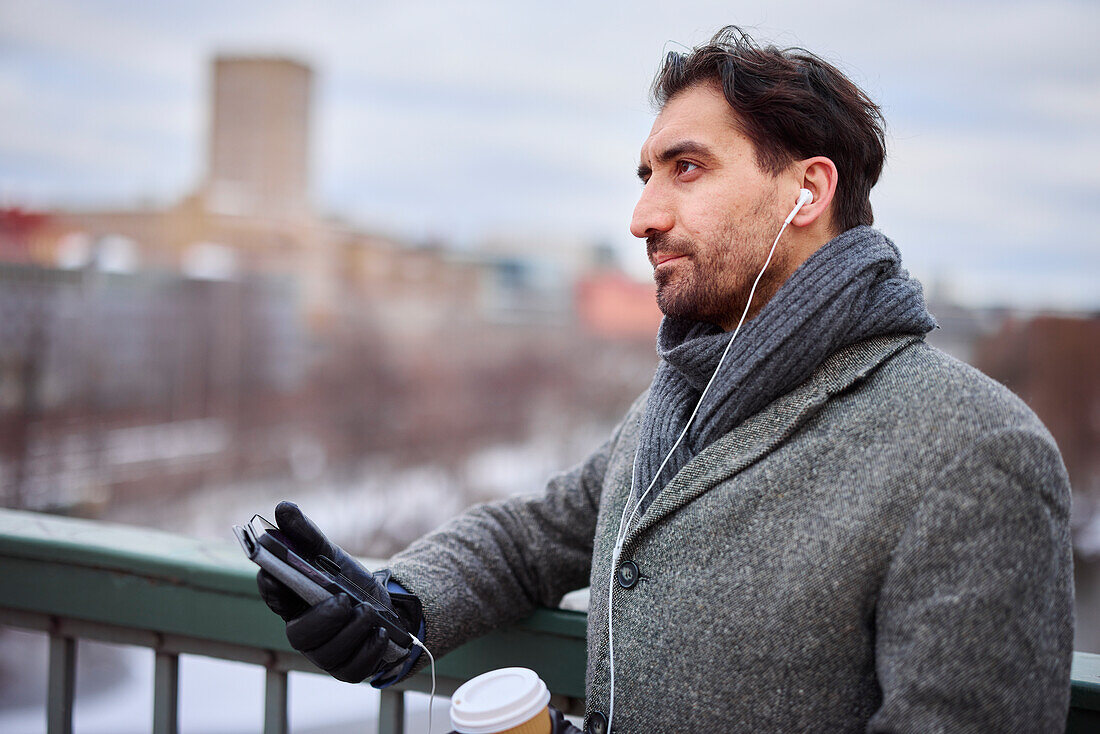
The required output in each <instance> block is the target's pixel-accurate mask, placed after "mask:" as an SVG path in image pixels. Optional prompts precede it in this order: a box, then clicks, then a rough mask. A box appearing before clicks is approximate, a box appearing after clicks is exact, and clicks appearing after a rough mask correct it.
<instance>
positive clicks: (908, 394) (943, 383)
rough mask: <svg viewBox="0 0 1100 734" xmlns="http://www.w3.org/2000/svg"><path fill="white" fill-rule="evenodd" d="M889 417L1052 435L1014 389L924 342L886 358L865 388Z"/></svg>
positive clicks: (869, 398) (985, 430) (941, 424)
mask: <svg viewBox="0 0 1100 734" xmlns="http://www.w3.org/2000/svg"><path fill="white" fill-rule="evenodd" d="M861 389H862V390H864V391H865V399H867V400H870V401H873V402H874V404H875V405H876V406H877V407H878V408H880V409H881V410H882V411H883V412H884V413H888V414H893V415H895V416H896V417H897V418H898V419H900V420H902V421H909V422H911V423H913V424H929V425H938V426H939V427H940V428H941V429H948V428H950V427H951V426H958V425H968V426H970V427H972V428H973V429H975V430H979V431H982V432H989V431H996V430H1001V429H1022V430H1026V431H1034V432H1037V433H1040V434H1042V435H1044V436H1049V434H1048V432H1047V430H1046V428H1045V427H1044V426H1043V423H1042V421H1040V420H1039V418H1038V417H1037V416H1036V415H1035V413H1034V412H1033V411H1032V410H1031V408H1029V407H1028V406H1027V404H1026V403H1024V401H1023V400H1021V399H1020V397H1019V396H1017V395H1016V394H1015V393H1013V392H1012V391H1011V390H1010V389H1009V388H1007V387H1006V386H1004V385H1002V384H1001V383H999V382H997V381H996V380H994V379H993V378H991V377H989V376H988V375H986V374H985V373H983V372H981V371H980V370H978V369H977V368H975V367H973V366H971V365H969V364H967V363H965V362H962V361H960V360H958V359H956V358H954V357H952V356H951V355H949V354H946V353H945V352H943V351H941V350H939V349H937V348H936V347H934V346H932V345H930V344H928V343H927V342H925V341H923V340H921V341H916V342H914V343H912V344H910V345H908V346H907V347H905V348H904V349H901V350H899V351H898V352H897V353H896V354H894V355H893V356H892V357H891V358H890V359H888V360H886V361H885V362H884V363H883V364H882V365H881V366H880V368H879V369H878V370H876V371H875V373H874V374H873V375H872V376H871V377H870V378H869V379H868V380H867V382H866V384H865V385H864V386H862V388H861Z"/></svg>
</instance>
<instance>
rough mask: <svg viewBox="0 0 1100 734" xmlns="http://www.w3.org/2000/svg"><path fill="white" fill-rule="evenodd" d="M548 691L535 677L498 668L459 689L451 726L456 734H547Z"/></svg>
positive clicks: (524, 670) (525, 671)
mask: <svg viewBox="0 0 1100 734" xmlns="http://www.w3.org/2000/svg"><path fill="white" fill-rule="evenodd" d="M549 703H550V691H549V690H548V689H547V688H546V684H545V683H543V682H542V678H539V676H538V673H536V672H535V671H533V670H528V669H527V668H500V669H499V670H491V671H489V672H488V673H483V674H482V675H479V676H478V677H476V678H471V679H470V680H468V681H466V682H465V683H463V684H462V685H461V686H459V688H458V690H457V691H455V693H454V695H453V696H451V725H452V726H453V727H454V728H455V731H456V732H459V734H550V712H549V710H548V709H547V708H546V707H547V705H548V704H549Z"/></svg>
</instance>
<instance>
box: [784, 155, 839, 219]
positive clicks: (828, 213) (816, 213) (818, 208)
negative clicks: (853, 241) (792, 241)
mask: <svg viewBox="0 0 1100 734" xmlns="http://www.w3.org/2000/svg"><path fill="white" fill-rule="evenodd" d="M795 166H796V170H798V171H801V176H800V178H801V180H802V184H801V186H800V188H804V189H809V190H810V193H812V194H813V195H814V198H813V201H811V202H810V203H809V204H806V205H805V206H803V207H802V208H801V209H799V210H798V214H796V215H795V217H794V219H792V220H791V224H793V225H794V226H796V227H807V226H809V225H811V224H814V223H815V222H817V223H818V224H819V225H824V226H825V227H826V228H827V229H830V230H831V229H832V204H833V197H834V196H835V195H836V184H837V171H836V164H835V163H833V162H832V160H830V159H829V158H826V157H825V156H822V155H819V156H815V157H813V158H807V159H806V160H804V161H799V162H798V163H796V164H795Z"/></svg>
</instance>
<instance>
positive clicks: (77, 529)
mask: <svg viewBox="0 0 1100 734" xmlns="http://www.w3.org/2000/svg"><path fill="white" fill-rule="evenodd" d="M226 534H227V535H228V534H229V529H228V528H227V529H226ZM0 624H4V625H10V626H15V627H22V628H29V629H34V630H41V631H44V632H46V633H47V634H48V635H49V641H50V642H49V673H48V676H49V680H48V701H47V730H48V731H49V732H50V734H71V732H72V710H73V699H74V691H75V675H76V674H75V670H76V666H75V660H76V649H77V640H79V639H95V640H102V641H107V642H115V643H122V644H130V645H139V646H142V647H147V648H151V649H153V650H154V652H155V664H154V676H153V677H154V685H153V689H154V705H153V722H152V730H153V732H155V734H176V731H177V723H176V722H177V718H178V717H177V715H178V690H179V685H178V682H179V655H180V654H182V653H193V654H198V655H207V656H211V657H218V658H225V659H228V660H239V661H244V662H248V663H253V664H255V665H260V666H263V667H264V668H265V669H266V698H265V704H264V732H265V734H284V733H285V732H287V729H288V726H287V673H288V672H289V671H312V672H319V671H318V670H317V669H316V668H314V667H313V666H312V665H311V664H310V663H309V662H308V661H307V660H305V658H303V657H302V656H300V655H299V654H298V653H296V652H295V651H294V650H292V649H291V648H290V646H289V645H288V644H287V642H286V636H285V635H284V633H283V624H282V622H281V620H279V619H278V617H276V616H275V615H273V614H271V613H270V612H269V611H268V610H267V607H265V606H264V605H263V604H262V603H261V602H260V601H259V598H258V593H257V591H256V584H255V567H254V566H253V565H252V564H251V563H250V562H248V561H247V560H246V559H245V558H244V556H243V554H242V553H241V552H240V549H239V548H238V546H237V545H236V544H235V543H233V542H230V541H226V542H225V543H212V542H208V541H199V540H194V539H191V538H184V537H180V536H177V535H171V534H168V533H163V532H159V531H155V530H145V529H140V528H132V527H121V526H114V525H108V524H105V523H99V522H92V521H87V520H74V519H69V518H59V517H54V516H48V515H41V514H36V513H30V512H20V511H14V510H0ZM585 627H586V616H585V615H584V614H583V613H580V612H571V611H565V610H557V609H555V610H551V609H542V610H539V611H537V612H536V613H535V614H534V615H532V616H531V617H530V618H529V619H527V620H525V621H524V622H522V623H521V624H519V625H516V626H515V627H512V628H510V629H506V630H501V631H498V632H494V633H492V634H489V635H486V636H485V637H483V638H481V639H479V640H476V641H474V642H472V643H470V644H468V645H465V646H464V647H462V648H460V649H458V650H456V651H454V652H452V653H451V654H449V655H447V656H446V657H445V658H443V659H441V660H440V661H439V663H438V665H437V666H436V667H437V673H438V676H439V686H438V691H437V692H439V693H442V694H443V695H447V696H449V695H450V694H451V693H453V692H454V690H455V688H457V687H458V686H459V685H460V684H461V683H462V682H463V681H465V680H468V679H469V678H471V677H473V676H475V675H478V674H480V673H483V672H485V671H487V670H493V669H495V668H500V667H505V666H510V665H523V666H525V667H529V668H533V669H535V670H537V671H538V673H539V675H541V676H542V678H543V680H545V681H546V683H547V685H548V686H549V688H550V690H551V691H552V692H553V693H554V703H555V704H556V705H557V706H558V707H559V708H562V709H563V710H565V711H566V712H567V713H580V712H581V711H582V709H583V696H584V665H585ZM429 688H430V679H429V678H428V676H427V674H426V673H420V674H418V675H416V676H413V677H412V678H410V679H409V680H408V681H405V682H404V683H402V684H401V686H399V687H398V686H395V687H393V688H390V689H387V690H385V691H382V693H381V704H380V710H379V731H380V732H386V733H388V732H401V731H404V720H405V700H404V691H420V692H427V691H428V690H429ZM1071 707H1072V708H1071V711H1070V718H1069V728H1068V731H1070V732H1086V731H1089V732H1096V731H1100V655H1088V654H1084V653H1077V654H1076V655H1075V656H1074V670H1073V691H1072V695H1071Z"/></svg>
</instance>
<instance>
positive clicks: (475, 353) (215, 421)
mask: <svg viewBox="0 0 1100 734" xmlns="http://www.w3.org/2000/svg"><path fill="white" fill-rule="evenodd" d="M211 69H212V75H211V115H210V122H211V124H210V131H209V135H208V141H207V143H208V144H207V156H206V158H207V161H206V173H205V175H204V177H203V180H202V182H201V183H200V185H199V186H198V187H197V188H196V190H195V191H194V192H193V193H192V194H191V195H189V196H187V197H185V198H184V199H183V200H182V201H179V202H177V203H175V204H173V205H171V206H167V207H163V208H136V209H132V210H122V209H120V210H115V211H53V212H29V211H25V210H22V209H18V208H9V209H6V210H2V211H0V314H2V316H3V318H0V497H2V501H3V502H4V504H6V505H8V506H21V507H30V508H35V509H53V510H62V511H68V512H88V513H95V512H98V511H99V510H101V509H102V508H104V507H109V506H112V505H115V504H118V503H126V502H141V501H146V500H152V499H156V501H159V499H160V498H163V497H166V496H171V495H173V494H181V493H187V492H191V491H193V490H194V489H196V488H197V487H204V486H233V485H234V484H235V483H239V482H241V481H246V480H249V479H258V480H263V479H270V478H272V477H291V478H293V479H294V480H295V481H299V482H303V483H311V482H315V481H316V480H317V479H318V478H320V477H324V476H333V475H336V474H339V473H340V472H344V471H346V468H347V467H349V466H352V465H354V464H355V463H356V462H358V461H360V460H362V458H363V457H364V456H372V455H384V456H386V457H388V458H390V459H392V460H394V461H399V462H400V461H404V462H408V463H410V464H415V463H417V462H423V463H430V464H432V465H433V466H441V467H449V469H448V471H454V472H455V473H456V474H461V473H462V469H461V467H462V465H463V462H464V461H467V460H468V457H469V456H470V455H471V452H476V451H478V450H480V449H484V448H485V447H486V446H492V445H494V444H500V443H516V442H524V441H536V440H540V441H544V440H546V438H547V437H555V438H558V439H559V440H561V441H562V442H565V441H567V440H568V438H569V435H570V434H578V435H586V436H587V435H595V434H598V433H599V432H600V431H601V430H605V429H606V428H608V427H610V425H612V424H613V423H614V421H615V420H617V419H618V417H619V416H620V415H621V412H622V410H623V409H624V407H625V406H626V405H628V404H629V403H630V402H631V401H632V400H633V399H634V398H635V397H636V396H637V395H638V394H639V393H640V392H641V391H642V390H643V389H644V388H645V386H646V385H647V384H648V381H649V379H650V377H651V375H652V369H653V366H654V362H655V359H656V356H655V353H654V339H655V334H656V329H657V326H658V324H659V321H660V313H659V311H658V310H657V308H656V305H655V303H654V298H653V285H652V283H639V282H637V281H635V280H633V279H631V278H630V277H628V276H627V275H625V274H624V273H623V271H622V269H621V268H620V267H619V266H618V264H617V262H616V259H615V257H614V255H613V251H612V250H611V248H610V247H607V246H601V245H599V244H595V245H594V244H593V243H589V242H585V241H577V240H573V241H569V240H564V239H554V238H552V237H548V236H546V235H533V234H531V233H524V232H519V233H511V234H508V235H502V236H497V237H492V238H488V239H487V240H486V241H484V242H483V243H481V245H480V246H479V247H477V248H475V249H463V250H458V249H454V248H451V247H449V246H448V243H445V242H440V243H430V244H424V243H410V242H404V241H401V240H399V239H396V238H392V237H385V236H380V235H378V234H376V233H372V232H368V231H363V230H362V229H361V228H357V227H353V226H350V225H348V224H347V223H344V222H341V221H337V220H334V219H332V218H329V217H324V216H321V215H320V214H318V212H317V209H316V208H315V207H314V206H313V203H312V200H311V196H312V195H311V188H310V179H311V173H310V171H309V160H310V156H309V147H310V142H311V134H312V133H311V130H312V127H313V125H312V120H311V117H310V111H311V103H310V100H311V98H312V91H311V90H312V84H313V75H312V72H311V70H310V69H309V68H308V67H307V66H305V65H304V64H301V63H299V62H297V61H294V60H292V59H287V58H258V57H240V56H231V57H230V56H227V57H220V58H217V59H215V60H214V61H213V64H212V66H211ZM930 303H931V308H932V310H933V312H934V313H935V314H936V315H937V318H938V319H939V322H940V326H941V328H940V329H938V330H937V331H935V332H934V333H933V334H931V335H930V337H929V340H930V341H931V342H932V343H933V344H936V345H938V346H940V347H941V348H943V349H945V350H946V351H948V352H949V353H951V354H953V355H954V356H956V357H958V358H959V359H962V360H964V361H967V362H970V363H972V364H975V365H977V366H978V367H979V368H981V369H983V370H984V371H986V372H987V373H989V374H990V375H992V376H994V377H995V378H997V379H999V380H1001V381H1002V382H1005V383H1006V384H1007V385H1008V386H1009V387H1011V388H1012V389H1013V390H1015V391H1016V392H1017V393H1019V394H1020V395H1021V396H1023V397H1024V399H1025V400H1027V401H1028V402H1029V404H1030V405H1031V406H1032V407H1033V408H1034V409H1035V410H1036V412H1037V413H1039V415H1040V417H1041V418H1042V419H1043V420H1044V421H1045V422H1046V424H1047V425H1048V426H1049V427H1050V428H1051V431H1052V433H1054V435H1055V437H1056V439H1057V440H1058V442H1059V445H1060V446H1061V447H1062V450H1063V453H1064V456H1065V459H1066V464H1067V467H1068V468H1069V470H1070V475H1071V479H1072V482H1073V486H1074V489H1075V492H1077V493H1078V502H1077V503H1076V505H1075V508H1076V509H1075V513H1076V515H1075V525H1076V527H1077V528H1078V531H1079V534H1080V536H1081V538H1082V539H1083V540H1082V543H1083V545H1080V546H1079V547H1080V548H1081V549H1082V552H1084V549H1085V548H1088V549H1092V548H1093V546H1095V551H1093V550H1088V553H1089V554H1092V553H1094V552H1095V553H1096V554H1100V462H1098V451H1097V446H1098V445H1100V441H1098V436H1097V432H1098V430H1100V395H1098V394H1097V385H1096V381H1095V375H1096V374H1097V373H1098V372H1100V338H1098V337H1100V334H1098V333H1097V329H1098V328H1100V319H1098V318H1097V316H1096V315H1095V314H1060V315H1055V316H1051V315H1044V314H1036V313H1020V312H1013V311H1010V310H1007V309H1003V308H1000V309H969V308H964V307H962V306H959V305H957V304H955V303H954V302H952V300H951V299H950V298H947V297H945V296H944V295H942V294H941V293H939V292H938V291H937V289H936V288H933V289H932V291H931V293H930ZM463 491H467V492H468V497H467V499H469V498H474V497H477V496H479V495H478V490H477V489H476V488H474V487H467V488H466V489H465V490H463ZM1092 535H1095V536H1096V541H1095V542H1092V541H1088V542H1086V539H1087V538H1090V537H1092ZM401 540H402V539H401V538H397V537H394V538H393V539H392V542H393V543H394V544H395V545H400V543H401ZM378 552H382V551H381V550H379V551H378Z"/></svg>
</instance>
